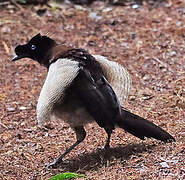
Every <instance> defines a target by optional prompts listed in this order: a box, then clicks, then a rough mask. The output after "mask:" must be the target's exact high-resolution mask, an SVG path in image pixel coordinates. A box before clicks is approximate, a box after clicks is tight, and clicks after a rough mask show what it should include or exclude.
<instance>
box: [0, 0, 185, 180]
mask: <svg viewBox="0 0 185 180" xmlns="http://www.w3.org/2000/svg"><path fill="white" fill-rule="evenodd" d="M184 7H185V2H184V0H170V1H168V2H166V3H163V4H160V5H159V6H158V7H153V6H150V5H148V4H146V3H144V4H143V6H142V7H140V8H139V9H134V8H131V7H130V6H110V5H106V4H105V3H103V2H94V3H93V4H92V5H90V6H89V7H86V6H85V7H83V8H82V6H73V5H64V4H61V5H60V6H58V7H57V8H56V7H53V8H49V7H47V6H42V7H41V6H39V5H38V6H33V5H29V6H22V5H21V6H20V5H16V4H14V5H11V4H9V5H5V6H2V7H0V69H1V70H0V179H7V180H10V179H11V180H14V179H16V180H17V179H18V180H22V179H23V180H25V179H31V180H32V179H48V178H49V177H50V176H51V175H55V174H57V173H59V172H77V173H83V174H85V175H86V178H87V179H129V180H130V179H163V180H164V179H165V180H167V179H168V180H170V179H184V178H185V169H184V167H185V161H184V157H185V129H184V127H185V112H184V110H185V8H184ZM41 9H42V10H43V9H45V10H43V11H46V12H45V13H44V15H43V16H39V15H38V12H42V11H41ZM92 12H95V13H96V14H93V13H92ZM38 32H40V33H42V34H46V33H48V34H49V36H51V37H53V38H55V39H56V40H57V41H58V42H62V43H65V44H67V45H72V46H74V47H81V48H85V49H88V50H89V51H90V52H91V53H94V54H101V55H105V56H107V57H109V58H110V59H112V60H114V61H118V62H119V63H121V64H122V65H124V66H125V67H127V69H128V70H129V72H130V73H131V76H132V79H133V90H132V93H131V96H130V98H129V100H128V102H122V105H123V106H124V107H125V108H127V109H129V110H130V111H132V112H134V113H136V114H138V115H140V116H142V117H145V118H147V119H148V120H150V121H153V122H154V123H155V124H158V125H159V126H160V127H162V128H164V129H165V130H167V131H168V132H169V133H170V134H172V135H173V136H174V137H175V138H176V140H177V141H176V142H174V143H169V144H164V143H161V142H157V141H156V140H153V139H152V140H149V139H147V140H145V141H141V140H139V139H138V138H136V137H134V136H132V135H130V134H128V133H125V132H124V131H122V130H120V129H117V130H116V131H115V132H114V134H113V136H112V139H111V149H110V150H107V151H105V150H103V149H102V147H103V146H104V144H105V140H106V134H105V132H104V130H103V129H101V128H99V127H98V126H97V125H96V124H95V123H94V124H90V125H88V126H87V127H86V130H87V137H86V139H85V141H84V142H83V143H81V144H80V145H79V146H78V147H77V148H76V149H75V150H74V151H72V152H71V153H70V154H69V155H67V156H66V158H65V161H64V163H63V164H62V165H61V166H60V167H59V168H57V169H46V168H45V163H47V162H51V161H53V160H54V159H55V158H56V157H57V156H58V155H59V154H60V153H62V152H64V150H65V149H66V148H67V147H68V146H69V145H71V144H72V143H73V142H74V141H75V135H74V133H73V131H72V130H71V129H70V128H69V126H68V125H67V124H64V123H63V122H61V121H59V120H56V121H53V122H52V124H51V126H52V127H53V128H51V129H49V130H48V131H41V130H39V129H37V122H36V112H35V108H36V104H37V99H38V96H39V92H40V90H41V87H42V84H43V82H44V79H45V76H46V69H45V68H44V67H41V66H40V65H39V64H37V63H36V62H33V61H30V60H28V59H25V60H21V61H19V62H16V63H12V62H10V60H11V58H12V57H13V54H14V48H15V46H16V45H17V44H20V43H23V42H26V41H27V40H28V39H29V38H30V37H32V36H33V35H35V34H37V33H38Z"/></svg>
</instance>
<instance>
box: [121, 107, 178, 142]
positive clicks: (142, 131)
mask: <svg viewBox="0 0 185 180" xmlns="http://www.w3.org/2000/svg"><path fill="white" fill-rule="evenodd" d="M117 125H118V126H119V127H120V128H123V129H124V130H126V131H127V132H129V133H131V134H132V135H134V136H136V137H138V138H140V139H142V140H144V138H145V137H148V138H155V139H157V140H161V141H164V142H171V141H175V138H174V137H172V136H171V135H170V134H169V133H167V132H166V131H165V130H163V129H161V128H160V127H158V126H157V125H155V124H153V123H152V122H150V121H148V120H146V119H144V118H142V117H139V116H137V115H135V114H133V113H131V112H129V111H126V110H123V109H122V111H121V119H120V120H119V121H118V122H117Z"/></svg>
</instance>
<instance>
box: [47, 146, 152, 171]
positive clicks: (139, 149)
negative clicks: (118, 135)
mask: <svg viewBox="0 0 185 180" xmlns="http://www.w3.org/2000/svg"><path fill="white" fill-rule="evenodd" d="M155 146H156V145H155V144H152V145H148V144H146V143H142V144H128V145H126V146H123V147H115V148H110V149H98V150H97V151H95V152H91V153H84V154H80V155H78V156H76V157H75V158H73V159H66V160H65V161H64V162H63V163H61V165H60V166H58V168H56V169H48V170H49V171H50V172H52V173H54V174H56V173H59V172H61V169H62V171H63V172H81V173H84V172H86V171H90V170H94V169H96V170H97V169H99V168H101V167H103V166H107V165H108V164H109V165H111V164H113V163H114V162H113V160H115V159H120V160H121V161H123V162H125V160H128V159H129V158H130V156H131V155H137V154H139V153H143V152H148V153H150V152H151V151H152V149H153V148H154V147H155ZM123 166H124V163H123ZM57 169H58V170H57ZM57 171H58V172H57Z"/></svg>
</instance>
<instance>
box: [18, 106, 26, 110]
mask: <svg viewBox="0 0 185 180" xmlns="http://www.w3.org/2000/svg"><path fill="white" fill-rule="evenodd" d="M26 109H27V107H24V106H21V107H19V110H26Z"/></svg>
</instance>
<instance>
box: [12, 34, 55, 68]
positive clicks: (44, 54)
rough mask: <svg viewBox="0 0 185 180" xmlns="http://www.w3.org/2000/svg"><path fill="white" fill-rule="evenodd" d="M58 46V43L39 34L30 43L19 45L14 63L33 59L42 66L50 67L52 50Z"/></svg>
mask: <svg viewBox="0 0 185 180" xmlns="http://www.w3.org/2000/svg"><path fill="white" fill-rule="evenodd" d="M55 45H56V42H55V41H54V40H53V39H51V38H49V37H47V36H41V34H40V33H39V34H37V35H36V36H34V37H33V38H32V39H31V40H30V41H29V42H28V43H26V44H23V45H18V46H17V47H16V48H15V53H16V56H15V57H14V58H13V59H12V61H17V60H19V59H22V58H31V59H33V60H35V61H37V62H39V63H40V64H42V65H44V66H46V67H48V66H49V60H50V53H49V52H50V50H51V49H52V47H54V46H55Z"/></svg>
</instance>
